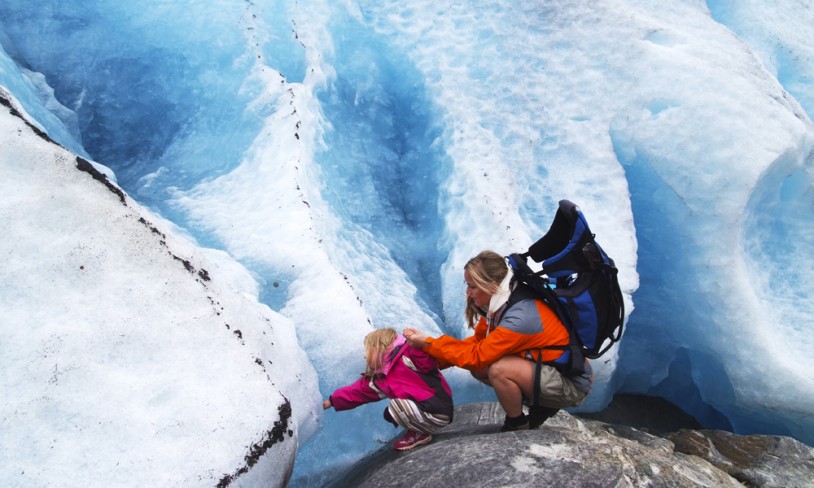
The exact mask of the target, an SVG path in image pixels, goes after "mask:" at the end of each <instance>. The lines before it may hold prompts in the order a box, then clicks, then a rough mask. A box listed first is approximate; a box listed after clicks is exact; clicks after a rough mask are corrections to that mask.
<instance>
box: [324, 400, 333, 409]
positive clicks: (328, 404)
mask: <svg viewBox="0 0 814 488" xmlns="http://www.w3.org/2000/svg"><path fill="white" fill-rule="evenodd" d="M332 406H333V405H331V399H330V398H329V399H327V400H325V401H324V402H322V408H323V409H324V410H328V409H329V408H331V407H332Z"/></svg>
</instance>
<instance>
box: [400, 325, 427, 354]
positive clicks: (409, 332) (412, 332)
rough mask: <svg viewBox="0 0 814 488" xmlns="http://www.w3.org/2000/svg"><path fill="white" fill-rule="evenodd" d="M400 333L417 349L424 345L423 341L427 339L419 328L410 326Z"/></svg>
mask: <svg viewBox="0 0 814 488" xmlns="http://www.w3.org/2000/svg"><path fill="white" fill-rule="evenodd" d="M401 334H402V335H403V336H404V338H405V339H407V342H409V343H410V345H411V346H413V347H417V348H419V349H421V348H422V347H424V343H425V342H426V341H427V337H428V336H427V334H425V333H423V332H421V331H420V330H416V329H414V328H412V327H407V328H406V329H404V331H403V332H402V333H401Z"/></svg>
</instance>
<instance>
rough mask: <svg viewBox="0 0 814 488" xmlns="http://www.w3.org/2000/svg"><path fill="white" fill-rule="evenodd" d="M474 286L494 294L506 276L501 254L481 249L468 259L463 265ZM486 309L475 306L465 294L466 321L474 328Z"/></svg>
mask: <svg viewBox="0 0 814 488" xmlns="http://www.w3.org/2000/svg"><path fill="white" fill-rule="evenodd" d="M464 270H466V271H467V272H468V273H469V276H470V277H471V278H472V281H473V282H474V283H475V286H476V287H478V288H479V289H481V290H483V291H485V292H486V293H489V294H490V295H494V294H495V293H497V291H498V289H499V288H500V283H501V282H502V281H503V279H504V278H506V273H508V272H509V268H508V267H507V266H506V260H505V259H503V256H501V255H500V254H498V253H496V252H494V251H482V252H480V253H479V254H478V255H477V256H475V257H474V258H472V259H470V260H469V261H468V262H467V263H466V265H465V266H464ZM485 312H486V311H484V310H481V309H480V308H478V307H477V306H475V302H474V301H473V300H472V297H471V296H469V295H468V294H467V296H466V323H467V325H469V327H470V328H472V329H474V328H475V325H476V324H477V323H478V320H479V319H480V317H481V316H482V315H484V314H485Z"/></svg>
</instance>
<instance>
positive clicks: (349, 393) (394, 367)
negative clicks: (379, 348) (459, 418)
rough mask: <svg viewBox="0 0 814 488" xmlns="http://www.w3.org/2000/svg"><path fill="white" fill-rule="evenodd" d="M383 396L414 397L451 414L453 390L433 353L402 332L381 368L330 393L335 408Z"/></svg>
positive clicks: (434, 410)
mask: <svg viewBox="0 0 814 488" xmlns="http://www.w3.org/2000/svg"><path fill="white" fill-rule="evenodd" d="M383 398H401V399H410V400H413V401H414V402H416V403H417V404H418V406H419V407H421V408H422V409H423V410H424V411H425V412H428V413H432V414H443V415H449V416H450V417H451V416H452V408H453V406H452V391H451V390H450V388H449V385H448V384H447V380H446V379H445V378H444V376H443V375H442V374H441V371H440V370H439V369H438V361H436V360H435V359H434V358H433V357H432V356H430V355H429V354H427V353H426V352H424V351H422V350H421V349H417V348H415V347H413V346H411V345H409V344H407V341H406V339H404V337H402V336H401V335H399V336H398V337H397V338H396V340H395V341H394V342H393V345H392V346H390V348H389V349H388V351H387V360H386V362H385V365H384V368H382V372H381V373H380V374H377V375H375V376H373V377H372V378H371V377H366V376H362V377H361V378H359V380H358V381H356V382H355V383H351V384H350V385H348V386H343V387H342V388H339V389H337V390H336V391H335V392H333V394H332V395H331V403H332V404H333V407H334V409H336V410H337V411H339V410H350V409H352V408H356V407H358V406H359V405H362V404H365V403H369V402H376V401H379V400H381V399H383Z"/></svg>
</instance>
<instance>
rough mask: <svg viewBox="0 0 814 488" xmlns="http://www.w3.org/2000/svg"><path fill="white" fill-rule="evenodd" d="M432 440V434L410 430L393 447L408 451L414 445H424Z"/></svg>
mask: <svg viewBox="0 0 814 488" xmlns="http://www.w3.org/2000/svg"><path fill="white" fill-rule="evenodd" d="M431 440H432V436H431V435H430V434H422V433H421V432H413V431H412V430H408V431H407V433H406V434H404V435H403V436H402V438H401V439H399V440H397V441H396V442H394V443H393V447H394V448H395V449H396V450H397V451H407V450H409V449H412V448H414V447H418V446H421V445H424V444H426V443H428V442H430V441H431Z"/></svg>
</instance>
